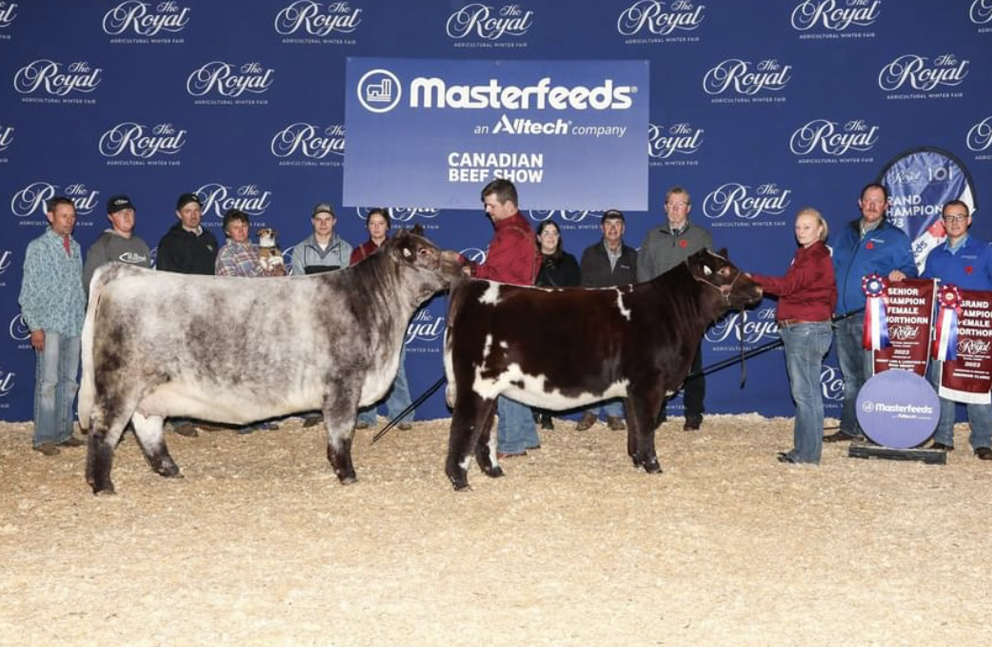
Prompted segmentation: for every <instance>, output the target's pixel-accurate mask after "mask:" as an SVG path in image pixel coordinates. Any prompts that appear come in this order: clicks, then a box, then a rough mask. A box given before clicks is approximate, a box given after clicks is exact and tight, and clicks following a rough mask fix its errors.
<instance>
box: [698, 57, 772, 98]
mask: <svg viewBox="0 0 992 647" xmlns="http://www.w3.org/2000/svg"><path fill="white" fill-rule="evenodd" d="M791 79H792V66H791V65H784V64H782V63H780V62H779V61H778V60H776V59H774V58H767V59H764V60H761V61H758V62H757V63H752V62H751V61H744V60H741V59H739V58H728V59H727V60H725V61H721V62H720V63H717V64H716V65H715V66H713V67H712V68H710V69H709V70H708V71H707V72H706V74H705V75H704V76H703V91H704V92H706V94H709V95H711V96H716V95H722V94H724V93H727V92H729V93H733V94H737V95H739V97H738V98H737V99H734V98H730V99H729V101H728V100H727V99H726V98H720V97H718V98H715V99H713V100H712V101H713V103H750V102H751V101H766V102H771V101H785V98H784V97H768V96H766V97H757V96H755V95H757V94H758V93H759V92H766V91H767V92H781V91H782V90H784V89H785V88H786V86H787V85H788V84H789V81H790V80H791ZM740 99H744V100H743V101H742V100H740Z"/></svg>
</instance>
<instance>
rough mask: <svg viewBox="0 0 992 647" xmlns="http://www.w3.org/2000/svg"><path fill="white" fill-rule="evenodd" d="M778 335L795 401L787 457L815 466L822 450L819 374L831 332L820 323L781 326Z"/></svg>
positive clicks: (821, 409) (821, 405)
mask: <svg viewBox="0 0 992 647" xmlns="http://www.w3.org/2000/svg"><path fill="white" fill-rule="evenodd" d="M778 332H779V335H781V336H782V342H783V343H784V345H785V367H786V370H787V371H788V372H789V386H790V389H791V392H792V399H793V400H795V402H796V422H795V424H794V425H793V429H792V435H793V443H794V445H795V447H794V448H793V450H792V451H791V452H789V453H788V454H789V457H790V458H792V460H793V461H795V462H797V463H819V462H820V454H821V453H822V451H823V392H822V388H821V386H820V372H821V371H822V370H823V358H824V357H825V356H826V354H827V351H829V350H830V342H831V340H832V338H833V331H832V330H831V329H830V324H829V323H826V322H824V323H808V324H795V325H793V326H785V327H782V328H779V330H778Z"/></svg>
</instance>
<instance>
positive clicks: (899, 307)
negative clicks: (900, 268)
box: [872, 279, 936, 377]
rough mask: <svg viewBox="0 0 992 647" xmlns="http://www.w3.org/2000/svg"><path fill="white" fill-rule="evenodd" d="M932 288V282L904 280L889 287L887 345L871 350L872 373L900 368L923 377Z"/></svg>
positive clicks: (933, 283) (931, 312)
mask: <svg viewBox="0 0 992 647" xmlns="http://www.w3.org/2000/svg"><path fill="white" fill-rule="evenodd" d="M935 285H936V281H934V280H933V279H906V280H905V281H899V282H898V283H893V284H891V285H889V288H888V290H887V291H886V308H885V315H886V319H887V321H888V326H889V344H890V345H889V346H888V347H887V348H882V349H880V350H876V351H874V355H873V356H872V360H873V362H874V366H875V374H878V373H881V372H882V371H886V370H888V369H890V368H901V369H904V370H907V371H912V372H914V373H916V374H917V375H919V376H920V377H926V374H927V357H928V356H929V353H930V328H931V326H932V325H933V319H932V317H933V296H934V289H935Z"/></svg>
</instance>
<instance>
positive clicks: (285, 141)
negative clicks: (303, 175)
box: [269, 121, 344, 160]
mask: <svg viewBox="0 0 992 647" xmlns="http://www.w3.org/2000/svg"><path fill="white" fill-rule="evenodd" d="M269 150H271V151H272V154H273V155H274V156H275V157H280V158H284V157H291V156H293V155H301V156H303V157H307V158H309V159H315V160H319V159H324V158H325V157H327V156H328V155H330V154H332V153H333V154H334V155H339V156H343V155H344V126H343V125H342V124H334V125H331V126H326V127H324V128H321V127H319V126H315V125H314V124H310V123H306V122H304V121H299V122H296V123H295V124H290V125H288V126H286V127H285V128H283V129H282V130H280V131H279V132H277V133H276V134H275V136H274V137H273V138H272V142H271V143H270V144H269Z"/></svg>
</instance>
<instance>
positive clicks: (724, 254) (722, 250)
mask: <svg viewBox="0 0 992 647" xmlns="http://www.w3.org/2000/svg"><path fill="white" fill-rule="evenodd" d="M717 254H719V255H720V256H723V257H724V258H726V259H728V260H729V259H730V254H728V253H727V248H726V247H724V248H723V249H721V250H720V251H719V252H717Z"/></svg>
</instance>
